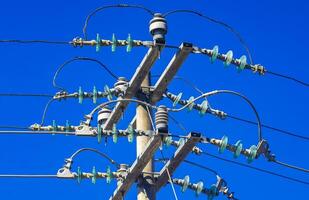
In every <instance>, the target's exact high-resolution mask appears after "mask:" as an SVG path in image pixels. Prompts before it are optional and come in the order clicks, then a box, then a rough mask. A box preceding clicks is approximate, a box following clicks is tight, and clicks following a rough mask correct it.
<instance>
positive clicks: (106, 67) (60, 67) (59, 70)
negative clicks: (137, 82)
mask: <svg viewBox="0 0 309 200" xmlns="http://www.w3.org/2000/svg"><path fill="white" fill-rule="evenodd" d="M75 61H92V62H95V63H97V64H99V65H100V66H101V67H102V68H103V69H104V70H106V72H107V73H108V74H109V75H110V76H112V77H113V78H114V79H116V80H117V79H118V76H117V75H116V74H115V73H114V72H113V71H112V70H111V69H109V67H108V66H106V65H105V64H103V63H102V62H101V61H99V60H97V59H94V58H88V57H79V56H77V57H74V58H71V59H69V60H67V61H65V62H64V63H63V64H62V65H60V66H59V67H58V69H57V70H56V72H55V74H54V77H53V86H54V87H55V88H57V89H59V90H61V91H66V89H65V88H64V87H62V86H59V85H57V83H56V79H57V77H58V75H59V73H60V72H61V70H62V69H63V68H64V67H65V66H66V65H68V64H70V63H72V62H75Z"/></svg>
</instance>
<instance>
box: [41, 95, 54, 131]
mask: <svg viewBox="0 0 309 200" xmlns="http://www.w3.org/2000/svg"><path fill="white" fill-rule="evenodd" d="M54 101H55V99H54V98H51V99H50V100H49V101H48V102H47V103H46V105H45V108H44V111H43V114H42V119H41V124H40V125H41V126H43V125H44V121H45V117H46V113H47V110H48V108H49V106H50V104H51V103H53V102H54Z"/></svg>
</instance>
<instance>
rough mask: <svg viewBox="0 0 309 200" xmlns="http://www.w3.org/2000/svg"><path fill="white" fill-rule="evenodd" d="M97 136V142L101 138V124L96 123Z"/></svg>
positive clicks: (99, 141)
mask: <svg viewBox="0 0 309 200" xmlns="http://www.w3.org/2000/svg"><path fill="white" fill-rule="evenodd" d="M97 134H98V135H97V137H98V143H101V140H102V127H101V124H98V125H97Z"/></svg>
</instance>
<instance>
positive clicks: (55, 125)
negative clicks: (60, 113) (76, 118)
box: [53, 120, 58, 131]
mask: <svg viewBox="0 0 309 200" xmlns="http://www.w3.org/2000/svg"><path fill="white" fill-rule="evenodd" d="M57 130H58V126H57V124H56V120H53V131H57Z"/></svg>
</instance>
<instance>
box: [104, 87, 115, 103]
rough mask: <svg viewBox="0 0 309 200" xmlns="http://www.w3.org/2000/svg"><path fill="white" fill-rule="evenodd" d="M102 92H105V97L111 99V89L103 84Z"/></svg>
mask: <svg viewBox="0 0 309 200" xmlns="http://www.w3.org/2000/svg"><path fill="white" fill-rule="evenodd" d="M104 92H105V93H106V94H107V99H108V100H109V101H111V100H112V99H113V95H112V91H111V90H110V89H109V87H108V86H107V85H105V86H104Z"/></svg>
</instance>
